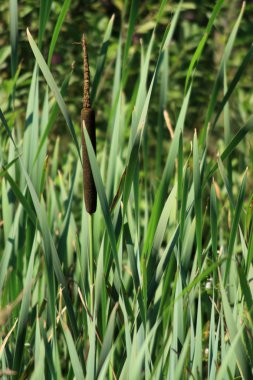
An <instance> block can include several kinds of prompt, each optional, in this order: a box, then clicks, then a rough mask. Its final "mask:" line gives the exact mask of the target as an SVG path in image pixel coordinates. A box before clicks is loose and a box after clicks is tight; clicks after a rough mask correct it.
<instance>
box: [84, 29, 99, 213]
mask: <svg viewBox="0 0 253 380" xmlns="http://www.w3.org/2000/svg"><path fill="white" fill-rule="evenodd" d="M82 47H83V73H84V78H83V109H82V111H81V131H82V154H83V185H84V201H85V207H86V210H87V212H88V213H89V214H93V213H94V212H95V211H96V208H97V191H96V186H95V183H94V178H93V175H92V170H91V166H90V161H89V156H88V152H87V147H86V143H85V138H84V131H83V128H86V130H87V132H88V134H89V137H90V140H91V143H92V146H93V149H94V151H95V152H96V125H95V112H94V110H93V109H92V108H91V104H90V71H89V60H88V53H87V45H86V40H85V37H84V35H83V37H82Z"/></svg>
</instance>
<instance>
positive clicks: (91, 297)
mask: <svg viewBox="0 0 253 380" xmlns="http://www.w3.org/2000/svg"><path fill="white" fill-rule="evenodd" d="M89 264H90V308H91V313H93V309H94V247H93V217H92V214H89Z"/></svg>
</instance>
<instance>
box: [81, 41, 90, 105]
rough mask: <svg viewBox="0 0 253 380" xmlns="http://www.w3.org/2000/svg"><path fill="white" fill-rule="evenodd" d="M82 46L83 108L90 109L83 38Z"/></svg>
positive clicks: (86, 55)
mask: <svg viewBox="0 0 253 380" xmlns="http://www.w3.org/2000/svg"><path fill="white" fill-rule="evenodd" d="M82 46H83V108H91V105H90V70H89V59H88V52H87V45H86V40H85V36H84V34H83V37H82Z"/></svg>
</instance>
